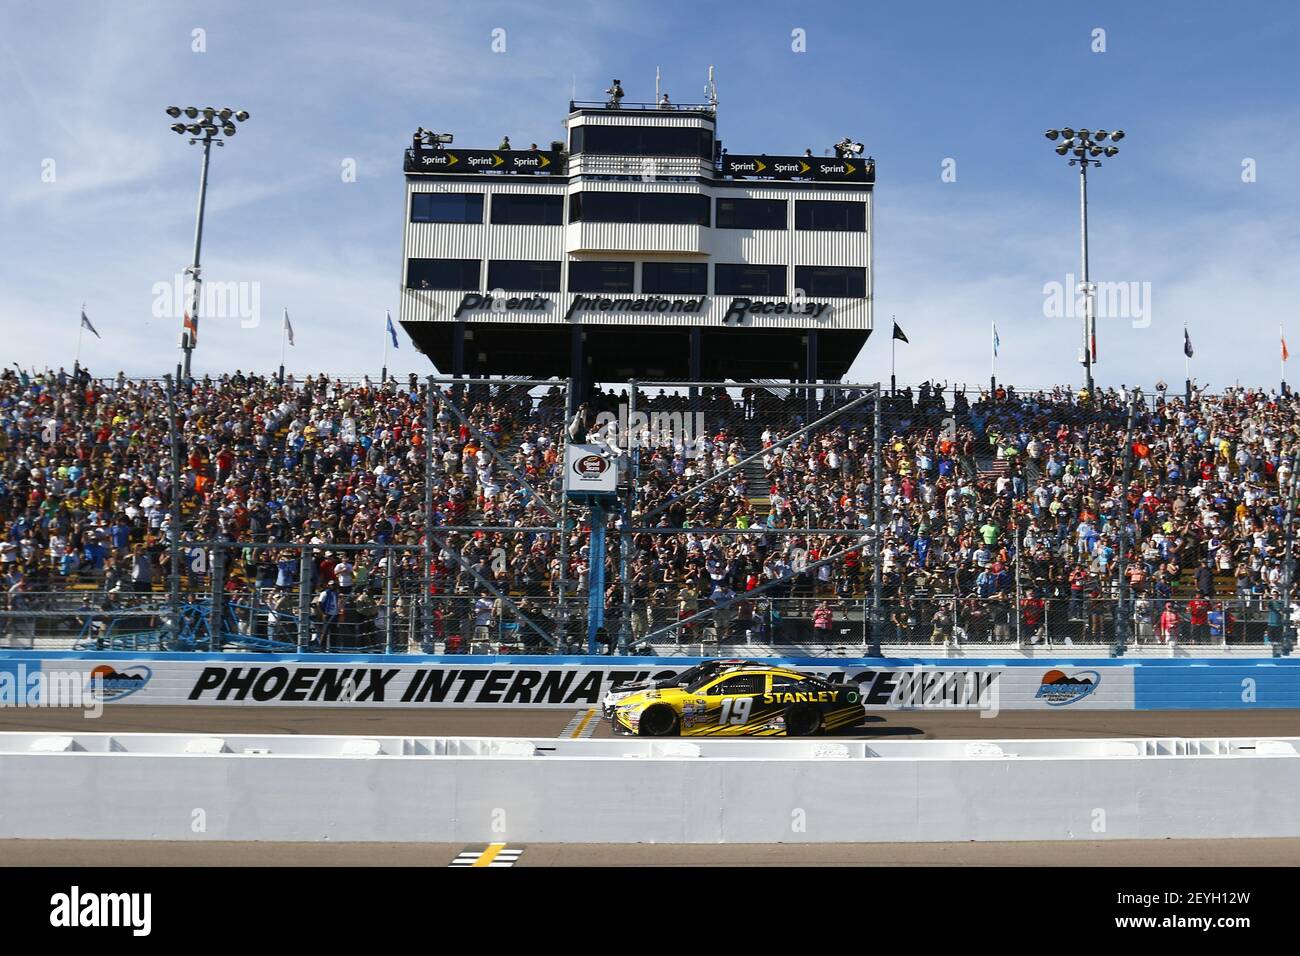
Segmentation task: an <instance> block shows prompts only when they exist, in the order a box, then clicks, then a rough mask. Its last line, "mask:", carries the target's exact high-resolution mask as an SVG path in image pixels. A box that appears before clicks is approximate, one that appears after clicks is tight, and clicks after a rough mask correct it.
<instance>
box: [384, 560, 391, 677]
mask: <svg viewBox="0 0 1300 956" xmlns="http://www.w3.org/2000/svg"><path fill="white" fill-rule="evenodd" d="M384 653H385V654H391V653H393V552H392V551H391V550H386V551H385V554H384Z"/></svg>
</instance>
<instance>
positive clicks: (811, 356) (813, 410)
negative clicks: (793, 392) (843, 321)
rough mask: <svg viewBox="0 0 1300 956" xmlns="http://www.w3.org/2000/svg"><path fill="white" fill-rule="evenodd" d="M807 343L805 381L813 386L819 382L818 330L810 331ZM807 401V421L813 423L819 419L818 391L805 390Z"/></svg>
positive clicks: (805, 405)
mask: <svg viewBox="0 0 1300 956" xmlns="http://www.w3.org/2000/svg"><path fill="white" fill-rule="evenodd" d="M805 340H806V342H807V354H806V355H805V357H804V381H805V382H808V383H809V384H812V383H814V382H816V381H817V363H818V356H817V330H816V329H809V330H808V332H807V333H806V335H805ZM804 395H805V396H806V399H805V401H804V416H805V420H806V421H813V420H814V419H816V418H818V417H819V415H818V411H819V408H820V407H819V406H818V404H817V390H816V389H814V388H809V389H805V390H804Z"/></svg>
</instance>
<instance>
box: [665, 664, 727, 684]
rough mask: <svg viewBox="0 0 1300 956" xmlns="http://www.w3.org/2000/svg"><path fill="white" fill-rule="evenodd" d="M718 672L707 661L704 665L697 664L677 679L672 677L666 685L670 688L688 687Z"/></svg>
mask: <svg viewBox="0 0 1300 956" xmlns="http://www.w3.org/2000/svg"><path fill="white" fill-rule="evenodd" d="M716 671H717V668H716V667H715V666H714V664H713V663H712V662H711V661H705V662H704V663H703V664H696V665H695V666H694V667H692V668H690V669H688V670H684V671H682V672H681V673H680V674H678V675H677V676H676V677H670V678H669V679H668V680H667V681H665V682H664V683H665V684H667V685H668V686H669V687H687V686H689V685H690V684H693V683H695V682H696V681H698V680H700V679H701V678H704V677H709V676H711V675H713V674H714V673H715V672H716Z"/></svg>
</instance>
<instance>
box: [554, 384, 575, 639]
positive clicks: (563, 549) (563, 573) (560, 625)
mask: <svg viewBox="0 0 1300 956" xmlns="http://www.w3.org/2000/svg"><path fill="white" fill-rule="evenodd" d="M573 398H574V390H573V379H569V380H568V381H567V382H566V383H565V399H564V406H565V408H566V409H568V411H567V413H566V415H565V418H564V427H563V428H562V429H560V439H561V447H560V532H559V533H560V547H559V552H560V579H559V581H558V582H556V586H557V587H558V588H559V593H558V594H557V595H556V601H555V627H556V631H557V632H558V633H557V634H556V642H555V650H556V652H557V653H563V652H564V645H565V642H566V641H567V640H568V633H569V605H568V583H569V496H568V494H566V493H565V490H564V483H565V481H567V480H568V468H569V427H570V426H571V425H572V424H573V420H574V418H575V417H576V415H577V410H576V409H575V408H574V406H573Z"/></svg>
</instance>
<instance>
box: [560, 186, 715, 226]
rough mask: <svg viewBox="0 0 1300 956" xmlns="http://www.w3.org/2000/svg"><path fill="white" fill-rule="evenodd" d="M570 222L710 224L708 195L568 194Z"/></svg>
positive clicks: (593, 192)
mask: <svg viewBox="0 0 1300 956" xmlns="http://www.w3.org/2000/svg"><path fill="white" fill-rule="evenodd" d="M569 222H632V223H659V224H667V225H678V226H707V225H708V224H709V197H708V196H700V195H695V194H692V193H623V192H602V191H596V190H585V191H583V192H580V193H574V194H573V195H571V196H570V197H569Z"/></svg>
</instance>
